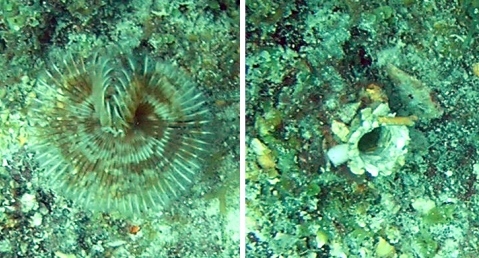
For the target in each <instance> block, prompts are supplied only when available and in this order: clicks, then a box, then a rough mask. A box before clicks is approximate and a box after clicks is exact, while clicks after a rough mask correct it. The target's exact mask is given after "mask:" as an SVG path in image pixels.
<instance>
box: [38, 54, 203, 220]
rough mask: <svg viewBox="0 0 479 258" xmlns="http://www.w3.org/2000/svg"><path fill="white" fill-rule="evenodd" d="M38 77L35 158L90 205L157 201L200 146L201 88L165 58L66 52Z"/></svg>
mask: <svg viewBox="0 0 479 258" xmlns="http://www.w3.org/2000/svg"><path fill="white" fill-rule="evenodd" d="M61 62H62V64H60V65H55V64H52V65H51V68H50V69H49V70H48V71H46V75H45V76H43V78H41V79H39V80H38V82H39V83H38V84H37V92H38V95H39V98H38V103H39V104H40V105H39V107H38V108H37V109H36V110H35V112H36V113H37V114H38V117H39V118H40V119H39V120H40V122H39V123H40V126H39V128H38V137H37V138H38V140H39V141H38V144H37V152H38V154H37V159H38V161H39V164H40V166H41V167H42V168H44V169H45V179H46V180H47V182H48V184H49V185H50V186H52V188H54V189H56V190H57V191H58V192H59V193H60V194H61V195H63V196H65V197H67V198H70V199H72V200H73V201H75V202H77V203H79V204H81V205H83V206H85V207H87V208H91V209H94V210H99V211H118V212H121V213H125V214H138V213H143V212H145V211H148V210H153V211H155V210H161V209H162V208H164V207H165V206H167V205H168V204H169V203H170V202H171V201H172V200H175V199H177V198H178V197H179V196H180V195H181V194H182V192H184V191H185V190H186V189H187V188H188V187H190V186H191V184H192V182H193V181H194V180H195V178H196V177H197V175H198V173H199V172H200V170H201V163H202V160H203V158H204V155H205V153H206V151H205V150H206V148H207V147H208V140H207V135H209V134H210V133H209V132H208V130H207V129H206V125H207V124H208V121H209V112H208V110H207V109H206V108H205V98H204V96H203V95H202V94H201V92H200V91H199V90H198V89H197V88H196V85H195V84H194V83H193V82H192V81H191V80H190V79H189V78H188V76H187V74H186V73H185V72H183V71H182V70H181V69H179V68H178V67H177V66H175V65H173V64H168V63H165V62H153V61H152V60H151V59H149V58H148V57H144V58H141V60H139V61H138V60H135V59H133V58H131V57H125V56H119V55H116V56H115V55H113V56H112V55H109V56H100V55H99V54H96V55H94V57H92V58H90V59H89V60H88V61H84V60H83V59H81V58H78V59H74V58H73V56H72V55H67V56H66V57H65V58H63V60H62V61H61Z"/></svg>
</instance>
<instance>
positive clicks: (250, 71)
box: [246, 0, 479, 258]
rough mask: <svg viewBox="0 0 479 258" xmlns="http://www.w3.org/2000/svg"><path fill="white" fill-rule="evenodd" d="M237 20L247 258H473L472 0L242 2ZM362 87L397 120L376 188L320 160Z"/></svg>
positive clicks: (475, 74) (478, 251)
mask: <svg viewBox="0 0 479 258" xmlns="http://www.w3.org/2000/svg"><path fill="white" fill-rule="evenodd" d="M246 20H247V25H246V27H247V28H246V36H247V39H246V40H247V58H246V65H247V67H246V69H247V74H246V81H247V85H246V96H247V107H246V114H247V117H246V121H247V124H246V126H247V135H246V142H247V144H248V152H247V161H246V162H247V165H246V167H247V171H246V186H247V189H246V205H247V217H246V223H247V232H246V233H247V245H246V249H247V250H246V251H247V257H441V258H444V257H448V258H449V257H479V245H478V243H479V195H478V185H479V182H478V180H479V163H478V162H479V155H478V154H479V153H478V151H477V150H478V148H479V144H478V143H479V124H478V121H479V112H478V107H479V64H478V62H479V56H478V53H479V52H478V50H479V42H478V41H477V35H478V32H479V27H478V26H479V1H474V0H472V1H445V0H438V1H414V0H391V1H354V0H351V1H350V0H347V1H314V0H313V1H301V0H300V1H289V2H287V1H262V0H251V1H248V2H247V19H246ZM396 68H397V69H400V70H396ZM400 71H401V72H400ZM398 77H401V78H399V79H398ZM371 89H376V90H378V89H380V90H381V91H382V93H381V94H383V93H384V94H385V95H384V96H383V97H382V99H383V100H384V102H385V103H387V104H389V107H390V108H391V111H392V112H391V113H396V115H397V116H402V117H408V119H409V120H407V121H405V120H402V123H404V124H408V130H409V137H410V142H409V145H408V146H407V154H406V156H405V159H404V162H403V164H400V166H399V167H397V169H395V170H394V171H387V173H385V174H388V173H391V174H390V175H382V174H381V173H380V174H379V175H378V176H377V177H373V176H370V175H369V174H368V173H365V174H362V175H355V174H353V173H351V171H350V168H349V167H348V165H347V164H343V165H339V166H336V167H335V166H332V165H331V164H330V163H329V161H328V160H327V158H326V155H325V153H326V152H327V151H328V150H329V149H330V148H331V147H332V146H335V145H337V144H339V143H340V142H341V137H348V136H347V135H338V134H337V133H338V132H339V133H340V132H341V130H339V131H338V130H336V133H335V132H334V131H333V128H334V126H338V125H341V126H344V125H346V126H349V124H348V123H349V122H348V120H349V121H350V119H351V117H352V115H354V112H356V111H358V109H362V108H366V107H367V106H368V105H370V104H371V103H370V102H368V101H365V99H363V98H362V97H361V96H362V93H364V92H367V91H368V90H371ZM392 120H394V119H392ZM394 121H395V122H397V123H399V122H400V121H399V120H394ZM412 124H414V125H412ZM333 125H334V126H333ZM336 129H337V128H336ZM381 155H382V154H381ZM386 157H387V156H386ZM391 158H394V157H391ZM386 162H387V160H386ZM399 163H401V162H399Z"/></svg>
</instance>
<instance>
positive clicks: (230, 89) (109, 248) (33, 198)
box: [0, 0, 239, 258]
mask: <svg viewBox="0 0 479 258" xmlns="http://www.w3.org/2000/svg"><path fill="white" fill-rule="evenodd" d="M238 36H239V7H238V3H237V2H235V1H159V0H158V1H156V0H147V1H112V0H98V1H76V0H54V1H38V0H34V1H27V0H25V1H23V0H18V1H0V67H1V72H0V158H1V166H0V191H1V194H0V257H61V258H66V257H68V258H69V257H235V256H238V255H239V165H238V164H239V158H238V157H239V145H238V143H239V138H238V136H239V119H238V118H239V117H238V116H239V38H238ZM111 45H113V46H114V47H115V48H117V49H120V50H121V51H124V52H125V53H132V54H135V53H138V54H141V55H145V54H146V55H150V57H151V58H152V59H157V60H164V61H167V62H171V63H176V64H177V65H178V66H179V67H181V68H182V69H183V70H185V71H186V72H187V73H188V74H189V75H191V77H192V80H193V81H194V82H195V83H196V84H197V85H198V89H199V90H200V91H201V92H203V94H204V95H205V96H206V97H207V98H208V101H209V102H208V103H209V104H208V105H209V109H210V111H211V114H214V118H213V119H212V121H214V123H216V124H214V128H216V129H217V131H216V132H214V133H215V135H216V136H217V142H213V144H215V145H216V146H215V147H214V148H212V149H215V150H217V153H211V155H210V158H209V159H208V164H205V166H204V171H202V173H201V176H199V178H198V179H197V181H196V182H195V184H194V186H192V187H190V188H189V189H190V191H189V192H188V193H185V195H184V196H183V197H182V198H180V199H178V200H176V201H175V203H174V204H173V205H171V207H169V208H168V209H166V210H163V212H162V213H158V214H154V215H151V216H148V217H142V216H138V218H136V219H128V218H124V217H122V216H121V214H109V213H99V212H95V211H91V210H87V209H84V208H82V207H81V206H77V205H76V204H75V203H72V202H71V201H70V200H67V199H65V198H63V197H62V196H61V194H60V193H56V192H54V191H52V190H51V186H49V185H48V182H46V183H44V182H43V181H42V180H40V178H41V177H42V173H43V172H44V170H43V168H41V167H39V166H38V163H36V162H35V159H34V158H35V153H34V152H33V151H32V146H33V144H34V142H33V140H32V139H33V138H34V137H33V136H34V134H35V123H34V120H35V115H37V114H35V112H32V107H33V106H34V105H36V104H37V103H36V101H35V99H36V97H37V96H36V93H35V88H36V87H37V84H36V81H37V78H38V76H39V74H41V73H42V72H43V71H44V70H45V68H46V66H47V65H48V63H49V62H52V58H53V57H58V55H59V54H58V53H65V52H70V53H73V55H74V56H77V57H87V56H89V55H91V53H93V52H95V51H97V50H98V49H101V48H102V47H106V46H111Z"/></svg>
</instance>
